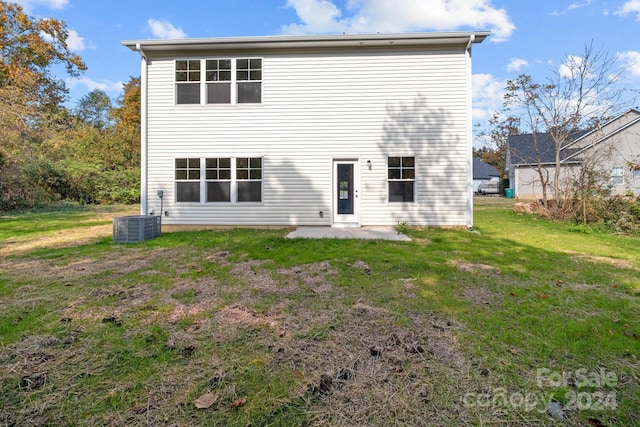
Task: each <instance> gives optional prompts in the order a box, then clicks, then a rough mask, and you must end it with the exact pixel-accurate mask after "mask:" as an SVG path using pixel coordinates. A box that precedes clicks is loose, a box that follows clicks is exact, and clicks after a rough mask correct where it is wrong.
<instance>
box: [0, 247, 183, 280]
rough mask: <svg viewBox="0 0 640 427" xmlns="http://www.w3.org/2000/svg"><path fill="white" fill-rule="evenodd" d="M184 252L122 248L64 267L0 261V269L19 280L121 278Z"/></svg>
mask: <svg viewBox="0 0 640 427" xmlns="http://www.w3.org/2000/svg"><path fill="white" fill-rule="evenodd" d="M183 254H184V250H181V249H176V248H173V249H172V248H166V249H165V248H161V249H155V250H152V251H145V250H143V249H141V248H126V247H123V248H121V249H120V250H117V251H114V252H111V253H108V254H106V255H105V256H104V257H102V258H83V259H78V260H74V261H73V262H71V263H67V262H66V260H65V259H42V258H31V259H6V258H4V259H2V258H0V269H6V270H8V271H11V272H12V275H14V277H15V276H17V277H19V278H22V277H24V278H30V277H32V276H33V272H34V271H38V272H39V275H41V276H42V277H47V278H48V279H50V280H59V281H65V280H69V281H73V280H77V279H78V278H79V277H83V276H91V275H95V274H102V273H105V272H107V271H109V272H111V274H112V276H114V275H125V274H128V273H131V272H133V271H138V270H143V269H147V268H149V267H150V266H151V265H152V263H153V262H155V261H156V259H158V258H162V259H167V260H171V259H172V257H174V256H177V255H183Z"/></svg>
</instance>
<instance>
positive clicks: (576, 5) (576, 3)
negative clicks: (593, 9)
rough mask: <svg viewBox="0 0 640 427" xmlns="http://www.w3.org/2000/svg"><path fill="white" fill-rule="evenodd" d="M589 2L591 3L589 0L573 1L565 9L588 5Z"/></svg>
mask: <svg viewBox="0 0 640 427" xmlns="http://www.w3.org/2000/svg"><path fill="white" fill-rule="evenodd" d="M590 4H591V0H586V1H585V2H584V3H580V2H575V3H571V4H570V5H569V7H568V8H567V9H568V10H576V9H580V8H581V7H585V6H589V5H590Z"/></svg>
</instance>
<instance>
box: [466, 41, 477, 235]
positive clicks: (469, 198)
mask: <svg viewBox="0 0 640 427" xmlns="http://www.w3.org/2000/svg"><path fill="white" fill-rule="evenodd" d="M475 41H476V35H475V34H470V35H469V42H468V43H467V46H466V48H465V54H466V55H467V72H466V74H467V78H466V79H467V229H469V230H473V155H472V151H473V115H472V112H471V110H472V103H473V99H472V95H471V92H472V87H471V79H472V74H471V46H472V45H473V43H474V42H475Z"/></svg>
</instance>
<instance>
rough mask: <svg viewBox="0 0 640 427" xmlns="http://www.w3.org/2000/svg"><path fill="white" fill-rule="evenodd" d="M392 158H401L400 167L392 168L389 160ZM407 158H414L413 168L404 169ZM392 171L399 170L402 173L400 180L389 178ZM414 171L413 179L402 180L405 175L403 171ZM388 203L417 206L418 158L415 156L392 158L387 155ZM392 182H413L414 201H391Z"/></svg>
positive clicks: (396, 156) (395, 156)
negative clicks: (404, 160) (404, 161)
mask: <svg viewBox="0 0 640 427" xmlns="http://www.w3.org/2000/svg"><path fill="white" fill-rule="evenodd" d="M391 158H399V159H400V165H399V167H395V166H394V167H391V166H390V165H389V163H390V162H389V160H390V159H391ZM405 158H412V159H413V166H412V167H406V168H405V167H403V159H405ZM390 169H394V170H399V171H400V178H389V170H390ZM404 169H406V170H413V178H402V175H403V172H402V171H403V170H404ZM386 171H387V203H412V204H415V203H417V199H418V198H417V195H416V156H415V155H410V156H405V155H394V156H390V155H387V170H386ZM392 182H411V183H412V187H413V188H412V195H413V200H406V201H405V200H391V197H390V191H391V185H390V184H391V183H392Z"/></svg>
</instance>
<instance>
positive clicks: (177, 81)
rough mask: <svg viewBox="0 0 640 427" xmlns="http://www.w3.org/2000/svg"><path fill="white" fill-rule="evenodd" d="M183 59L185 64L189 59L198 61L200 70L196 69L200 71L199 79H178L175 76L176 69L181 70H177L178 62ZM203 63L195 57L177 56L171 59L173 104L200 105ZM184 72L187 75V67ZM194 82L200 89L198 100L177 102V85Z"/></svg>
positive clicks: (192, 83)
mask: <svg viewBox="0 0 640 427" xmlns="http://www.w3.org/2000/svg"><path fill="white" fill-rule="evenodd" d="M183 61H187V64H188V63H189V62H190V61H193V62H196V61H197V62H199V63H200V70H199V71H198V72H199V73H200V80H188V79H187V80H178V79H177V78H176V74H177V73H178V71H182V70H178V62H183ZM203 64H204V63H203V62H202V60H201V59H197V58H177V59H175V60H174V61H173V83H174V85H173V96H174V104H175V105H180V106H189V105H191V106H193V105H202V102H203V100H202V96H203V93H202V80H203V77H202V66H203ZM186 73H187V76H189V71H188V69H187V71H186ZM196 84H198V85H199V89H200V92H199V93H200V99H199V102H197V103H195V102H193V103H192V102H190V103H178V86H180V85H196Z"/></svg>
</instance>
